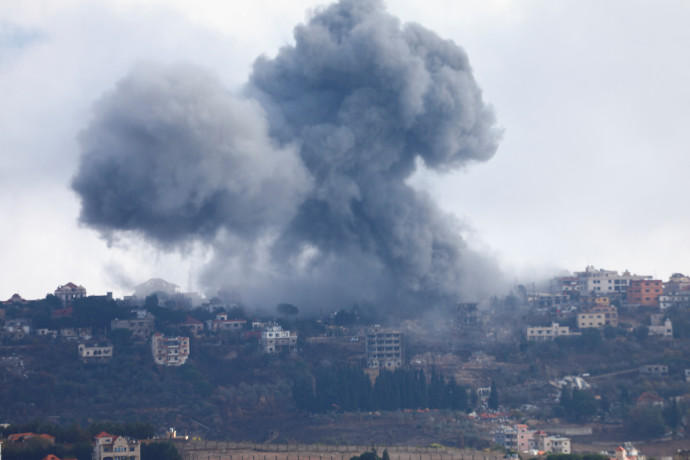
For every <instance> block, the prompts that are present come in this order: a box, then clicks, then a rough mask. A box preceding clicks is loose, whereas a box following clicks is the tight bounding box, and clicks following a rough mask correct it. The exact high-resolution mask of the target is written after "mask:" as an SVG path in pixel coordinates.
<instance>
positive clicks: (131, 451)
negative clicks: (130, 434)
mask: <svg viewBox="0 0 690 460" xmlns="http://www.w3.org/2000/svg"><path fill="white" fill-rule="evenodd" d="M94 440H95V441H96V442H95V444H94V446H93V456H92V458H93V460H141V444H140V443H139V441H134V440H130V439H128V438H125V437H124V436H117V435H112V434H108V433H106V432H105V431H102V432H100V433H99V434H97V435H96V436H95V437H94Z"/></svg>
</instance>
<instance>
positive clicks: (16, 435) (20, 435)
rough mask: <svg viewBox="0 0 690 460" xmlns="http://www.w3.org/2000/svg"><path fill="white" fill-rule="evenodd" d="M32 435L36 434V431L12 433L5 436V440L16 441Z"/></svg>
mask: <svg viewBox="0 0 690 460" xmlns="http://www.w3.org/2000/svg"><path fill="white" fill-rule="evenodd" d="M32 436H36V433H14V434H11V435H9V436H7V440H8V441H10V442H17V441H19V440H21V439H24V438H26V437H29V438H30V437H32Z"/></svg>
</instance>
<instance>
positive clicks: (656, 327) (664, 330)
mask: <svg viewBox="0 0 690 460" xmlns="http://www.w3.org/2000/svg"><path fill="white" fill-rule="evenodd" d="M661 318H662V315H651V323H652V324H651V325H650V326H649V335H660V336H661V337H666V338H669V339H672V338H673V323H672V322H671V320H670V319H668V318H666V319H665V320H664V322H663V323H662V322H661Z"/></svg>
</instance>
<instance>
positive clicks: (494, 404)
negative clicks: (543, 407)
mask: <svg viewBox="0 0 690 460" xmlns="http://www.w3.org/2000/svg"><path fill="white" fill-rule="evenodd" d="M499 403H500V401H499V399H498V388H496V382H494V381H493V380H492V381H491V392H490V393H489V401H488V405H489V409H491V410H497V409H498V406H499Z"/></svg>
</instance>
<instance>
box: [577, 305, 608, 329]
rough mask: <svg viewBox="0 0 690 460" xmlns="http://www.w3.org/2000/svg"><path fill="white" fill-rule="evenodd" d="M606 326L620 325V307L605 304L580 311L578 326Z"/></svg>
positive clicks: (583, 327)
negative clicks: (583, 311) (586, 310)
mask: <svg viewBox="0 0 690 460" xmlns="http://www.w3.org/2000/svg"><path fill="white" fill-rule="evenodd" d="M605 326H611V327H618V309H617V308H616V307H614V306H608V305H605V304H603V303H602V304H599V305H596V306H595V307H594V308H592V309H590V310H589V311H588V312H585V313H578V315H577V328H578V329H587V328H599V329H600V328H603V327H605Z"/></svg>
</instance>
